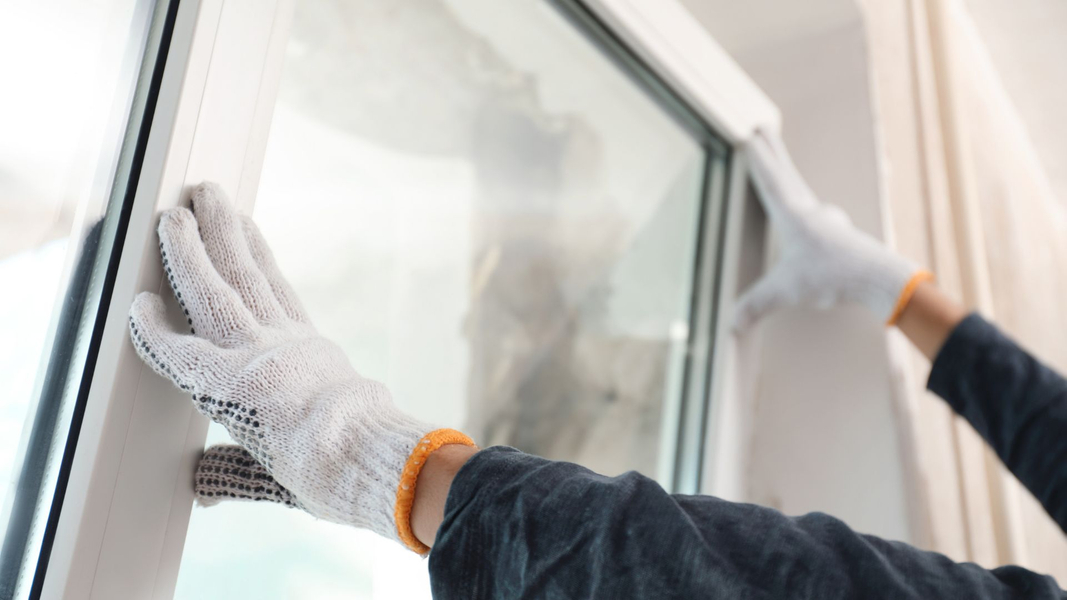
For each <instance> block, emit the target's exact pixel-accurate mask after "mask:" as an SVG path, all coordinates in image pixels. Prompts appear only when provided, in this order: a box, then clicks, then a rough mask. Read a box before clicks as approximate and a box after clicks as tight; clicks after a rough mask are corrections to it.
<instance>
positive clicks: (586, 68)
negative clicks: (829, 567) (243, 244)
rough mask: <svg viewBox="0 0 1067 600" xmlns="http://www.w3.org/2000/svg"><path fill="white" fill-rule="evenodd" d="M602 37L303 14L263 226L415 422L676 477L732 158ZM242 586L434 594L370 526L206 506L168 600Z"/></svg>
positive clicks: (540, 19)
mask: <svg viewBox="0 0 1067 600" xmlns="http://www.w3.org/2000/svg"><path fill="white" fill-rule="evenodd" d="M583 29H584V31H583ZM601 36H603V37H601ZM590 38H592V40H591V39H590ZM614 44H615V42H614V41H613V40H612V39H611V38H610V37H608V36H604V32H603V31H602V30H600V29H598V25H597V23H596V22H595V21H593V20H591V19H590V18H589V16H588V14H586V13H585V12H584V11H582V10H580V9H579V8H577V7H576V6H574V5H570V4H565V5H563V6H554V5H552V4H549V3H545V2H523V3H505V4H501V3H499V2H492V1H489V0H485V1H480V2H472V1H471V0H435V1H432V2H411V1H403V2H401V1H397V2H390V3H380V2H369V1H363V0H349V1H344V2H327V1H325V0H304V1H302V2H300V3H298V4H297V6H296V13H295V16H294V21H293V25H292V30H291V33H290V38H289V41H288V45H287V48H286V57H285V67H284V71H283V73H282V79H281V85H280V89H279V95H278V101H277V103H276V105H275V106H274V107H273V117H272V121H271V126H270V137H269V139H268V141H267V148H266V157H265V160H264V163H263V170H262V176H261V178H260V181H259V186H258V192H257V195H256V201H255V209H254V216H255V218H256V220H257V222H258V223H259V224H260V226H261V228H262V229H263V231H264V233H265V235H266V236H267V238H268V239H269V240H270V241H271V243H272V247H273V249H274V251H275V254H276V256H277V258H278V260H279V263H280V264H281V266H282V268H283V270H284V271H285V272H286V273H287V275H288V276H289V278H290V280H291V282H292V283H293V284H294V286H295V287H296V289H297V291H298V292H299V294H300V296H301V298H302V299H303V301H304V302H305V304H306V306H307V308H308V310H309V312H310V314H311V315H312V316H313V320H314V322H315V324H316V326H317V327H318V328H319V329H320V330H321V331H322V332H323V333H324V334H325V335H326V336H328V337H330V338H331V339H333V340H334V341H336V342H338V343H340V344H341V345H342V346H343V347H344V348H345V349H346V350H347V352H348V354H349V356H350V358H351V359H352V362H353V364H354V365H355V366H356V368H357V369H358V370H359V371H360V372H361V373H362V374H364V375H366V376H369V377H373V378H376V379H379V380H382V381H384V382H385V383H386V384H387V385H388V386H389V387H390V389H391V390H392V392H393V395H394V397H395V399H396V401H397V402H398V404H399V405H400V406H401V407H402V408H404V409H405V410H407V411H409V412H410V413H412V414H415V415H419V416H420V418H423V419H425V420H429V421H431V422H436V423H438V424H441V425H442V426H451V427H456V428H460V429H463V430H465V431H467V432H469V433H471V435H473V436H474V437H475V439H476V440H478V441H479V442H480V443H482V444H484V445H493V444H509V445H514V446H517V447H519V448H521V449H523V450H526V451H529V452H533V453H537V454H540V455H543V456H547V457H550V458H557V459H565V460H571V461H575V462H579V463H582V464H585V465H587V466H589V467H591V468H593V469H596V470H599V471H601V472H606V473H612V474H614V473H620V472H623V471H626V470H629V469H638V470H640V471H642V472H645V473H647V474H649V475H651V476H655V477H658V478H659V479H660V480H661V481H662V482H664V483H665V484H666V485H668V486H671V485H673V483H674V482H675V479H676V467H677V465H676V463H675V458H676V456H675V455H676V453H677V448H678V445H679V443H680V441H681V439H680V438H681V436H682V435H683V432H682V431H681V430H680V424H681V420H682V416H683V414H685V415H687V416H689V417H690V418H691V420H695V419H698V418H699V419H702V417H701V413H700V412H699V410H697V412H692V410H691V409H688V408H687V407H686V402H687V400H686V399H687V398H692V399H693V400H694V401H696V402H698V403H702V402H703V398H704V397H705V394H704V393H703V392H702V391H699V390H703V389H704V386H705V385H706V377H705V370H706V366H705V365H703V364H697V363H698V362H701V361H702V362H703V363H706V362H707V360H706V358H707V354H706V353H704V354H701V355H699V356H697V357H696V358H697V359H698V360H693V358H694V355H693V354H691V353H690V352H689V349H690V347H691V342H692V341H693V340H694V339H697V338H699V340H700V343H701V344H703V346H704V347H705V348H706V346H707V340H708V338H709V337H710V334H711V332H710V319H709V318H708V317H707V316H706V315H705V316H704V317H701V319H700V320H699V323H698V322H697V321H696V320H695V319H696V317H695V315H696V313H697V311H696V310H695V306H694V301H695V300H696V301H699V302H702V303H704V304H705V305H708V304H709V303H710V297H711V289H710V286H709V285H708V284H710V282H712V281H713V280H714V276H713V275H714V271H715V269H716V267H715V261H712V260H700V261H698V260H697V257H698V254H699V251H700V250H701V249H702V248H703V247H704V246H709V245H712V246H713V245H714V244H715V240H716V236H717V232H716V231H713V230H709V228H705V227H703V226H702V223H703V217H704V215H705V214H706V213H707V212H708V211H720V210H721V209H722V206H723V204H722V198H721V197H722V194H723V190H724V185H723V180H724V178H725V175H724V173H725V164H726V159H727V152H726V150H725V146H724V145H723V144H722V143H721V142H719V141H718V140H717V139H716V138H715V137H714V136H712V135H711V134H710V133H708V132H707V131H705V130H704V129H702V128H701V127H699V126H696V125H694V124H693V123H694V119H693V118H692V117H691V116H690V115H689V114H688V113H687V112H686V111H685V110H684V109H682V108H681V107H680V106H677V105H674V104H673V103H674V102H676V100H675V99H674V98H672V97H670V96H664V95H656V94H650V93H648V92H649V90H648V89H643V88H645V87H651V86H654V85H655V82H652V81H648V80H644V79H642V78H648V77H650V76H649V74H648V73H647V71H644V70H643V69H641V67H640V66H639V65H637V64H636V63H635V62H634V61H633V59H632V57H630V56H629V55H627V54H625V53H624V52H623V51H622V50H621V48H619V47H618V46H616V45H614ZM620 67H621V68H620ZM711 256H713V254H712V255H711ZM702 281H703V282H705V283H704V284H701V283H699V282H702ZM698 296H699V298H698ZM689 433H690V434H692V435H697V436H700V435H702V434H703V431H702V429H701V427H700V426H699V425H698V426H697V427H696V428H695V429H692V428H691V431H690V432H689ZM225 441H227V436H226V433H225V431H224V430H223V429H222V428H221V427H212V429H211V431H210V433H209V443H217V442H225ZM416 573H422V575H421V576H420V577H414V575H413V574H416ZM237 595H240V596H255V597H258V598H330V597H345V598H350V597H359V598H416V597H428V596H429V584H428V581H427V579H426V577H425V566H424V564H423V563H422V561H421V560H420V559H418V558H417V557H415V556H413V555H411V554H410V553H408V552H407V551H406V550H403V549H402V548H401V547H400V546H398V545H396V544H393V543H391V542H388V541H385V540H382V539H379V538H377V537H376V536H375V535H374V534H370V533H368V532H363V531H355V530H351V529H348V528H344V527H339V526H335V525H331V524H328V523H323V522H317V521H315V520H314V519H312V518H310V517H309V516H307V515H305V514H303V513H300V512H298V511H292V510H285V509H283V508H281V507H277V506H262V505H249V504H244V503H241V504H230V505H225V504H224V505H222V506H216V507H212V508H210V509H203V510H194V512H193V515H192V518H191V522H190V526H189V532H188V538H187V540H186V547H185V553H184V556H183V558H182V566H181V571H180V574H179V580H178V588H177V594H176V597H178V598H214V597H217V598H230V597H234V596H237Z"/></svg>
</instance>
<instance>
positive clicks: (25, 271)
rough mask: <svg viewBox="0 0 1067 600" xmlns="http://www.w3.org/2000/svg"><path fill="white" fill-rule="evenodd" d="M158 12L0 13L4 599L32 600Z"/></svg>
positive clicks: (134, 7) (72, 7) (60, 7)
mask: <svg viewBox="0 0 1067 600" xmlns="http://www.w3.org/2000/svg"><path fill="white" fill-rule="evenodd" d="M163 4H164V5H166V4H167V3H163ZM165 12H166V10H165V9H161V10H160V11H157V10H156V2H155V1H154V0H153V1H148V0H99V1H95V2H83V1H81V0H49V1H42V2H6V3H3V4H0V81H3V82H4V83H3V88H4V90H5V91H4V93H2V94H0V289H2V290H3V293H0V536H2V547H0V548H2V549H0V599H5V600H6V599H8V598H23V597H26V596H28V595H29V594H30V593H31V588H32V589H34V590H35V593H38V594H39V588H37V587H36V586H38V585H39V584H40V578H39V576H40V574H41V573H42V572H43V570H42V569H40V566H42V565H43V564H45V563H46V562H47V559H48V553H49V549H50V541H49V540H50V535H51V534H52V533H54V531H53V530H52V528H53V527H54V521H55V518H56V517H57V516H58V510H59V508H60V506H61V504H62V501H63V497H62V489H63V482H64V481H65V477H66V473H65V468H66V467H65V466H64V464H65V463H66V462H67V461H69V458H70V456H71V452H72V450H73V445H69V440H71V439H72V436H73V437H76V434H77V427H78V422H79V420H80V417H79V414H80V409H81V408H80V406H79V404H80V403H81V402H83V401H84V395H85V393H86V392H87V390H88V383H89V381H88V375H89V374H90V373H91V367H92V364H93V361H94V360H95V347H94V346H95V343H96V342H95V339H96V336H97V335H98V327H99V326H101V324H102V319H100V315H101V308H102V307H106V306H107V302H108V293H109V289H110V288H109V286H110V283H109V281H110V279H111V277H113V266H114V261H113V251H114V250H115V248H116V239H121V236H120V235H119V234H120V228H121V226H122V225H121V221H122V219H121V216H122V212H123V208H124V206H125V204H126V197H127V191H128V183H129V179H130V177H131V172H136V168H135V163H136V159H137V153H136V148H137V142H138V140H140V139H143V135H142V132H141V125H142V123H143V122H144V121H145V104H146V98H147V93H148V89H147V88H148V87H149V86H148V83H149V81H150V80H151V76H152V74H153V72H154V66H155V58H156V56H157V53H158V51H159V47H158V44H159V40H160V39H161V36H160V30H161V26H162V14H161V13H165ZM143 65H144V66H143ZM35 574H36V575H38V577H37V578H36V579H35Z"/></svg>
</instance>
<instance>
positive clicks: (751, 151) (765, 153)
mask: <svg viewBox="0 0 1067 600" xmlns="http://www.w3.org/2000/svg"><path fill="white" fill-rule="evenodd" d="M772 140H773V141H772ZM747 151H748V156H749V170H750V172H751V174H752V183H753V184H754V185H755V186H756V190H757V191H758V192H759V194H758V195H759V198H760V201H761V202H762V203H763V207H764V209H765V210H766V211H767V214H768V216H769V217H770V218H771V220H772V222H775V223H779V224H781V223H787V222H789V221H791V220H793V218H794V215H795V214H797V213H801V212H804V211H806V210H811V209H813V208H817V207H818V206H819V203H818V201H817V200H816V199H815V196H814V195H813V194H812V193H811V190H810V189H809V188H808V185H807V183H805V182H804V179H803V178H802V177H801V176H800V173H799V172H798V171H797V169H796V167H795V166H794V165H793V162H792V160H791V159H790V157H789V154H788V152H786V150H785V146H784V145H783V144H782V143H781V140H780V139H778V138H777V136H772V135H768V134H766V133H764V132H762V131H760V132H757V134H756V135H755V136H754V137H753V138H752V140H751V141H750V142H749V144H748V146H747Z"/></svg>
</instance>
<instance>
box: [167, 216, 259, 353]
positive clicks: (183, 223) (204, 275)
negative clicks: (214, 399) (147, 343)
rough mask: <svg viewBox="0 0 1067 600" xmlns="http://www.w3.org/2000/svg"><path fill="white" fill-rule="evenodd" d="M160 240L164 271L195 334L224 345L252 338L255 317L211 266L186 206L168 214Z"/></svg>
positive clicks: (196, 227)
mask: <svg viewBox="0 0 1067 600" xmlns="http://www.w3.org/2000/svg"><path fill="white" fill-rule="evenodd" d="M159 240H160V251H161V253H162V255H163V270H164V271H165V272H166V275H167V279H169V280H170V285H171V287H172V288H173V289H174V296H175V297H176V298H177V299H178V303H179V304H181V306H182V309H183V310H184V311H185V314H186V317H188V319H189V321H190V324H191V325H192V327H193V332H194V333H196V334H198V335H202V336H203V337H206V338H207V339H209V340H211V341H212V342H214V343H216V344H218V345H220V346H226V345H228V344H230V343H232V342H234V341H237V340H239V339H247V338H248V337H250V336H251V335H252V332H253V331H254V330H255V328H256V326H257V324H256V321H255V318H253V317H252V314H251V313H250V312H248V309H247V308H245V305H244V302H243V301H242V300H241V296H240V295H238V293H237V292H236V291H235V290H234V289H233V288H232V287H230V285H229V284H228V283H226V281H225V280H223V278H222V277H221V276H220V275H219V273H218V271H216V270H215V267H214V266H213V265H212V264H211V259H210V258H208V255H207V252H206V251H205V249H204V243H203V242H202V241H201V239H200V233H199V231H198V226H197V223H196V219H195V218H194V217H193V213H192V212H190V211H189V209H186V208H182V207H178V208H172V209H170V210H168V211H166V212H164V213H163V215H162V217H160V220H159Z"/></svg>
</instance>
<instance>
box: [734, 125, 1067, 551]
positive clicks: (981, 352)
mask: <svg viewBox="0 0 1067 600" xmlns="http://www.w3.org/2000/svg"><path fill="white" fill-rule="evenodd" d="M749 157H750V158H751V161H752V173H753V181H754V183H755V185H756V187H757V189H758V190H759V192H760V199H761V201H762V202H763V204H764V206H765V208H766V209H767V214H768V215H769V217H770V219H771V223H772V225H773V226H774V228H775V230H776V231H777V233H778V234H779V236H780V237H781V238H782V247H783V256H782V259H781V260H780V261H779V262H778V264H777V265H775V266H774V268H773V269H772V270H771V272H770V273H769V274H768V275H767V276H766V277H765V278H764V279H762V280H761V281H760V282H758V283H757V284H756V285H755V286H754V287H753V289H752V290H750V291H749V292H747V293H746V295H745V297H744V298H742V300H741V301H740V303H739V309H738V314H737V327H738V328H739V329H744V328H745V327H748V326H749V325H750V324H752V323H753V322H754V321H756V320H757V319H758V318H759V317H761V316H762V315H764V314H767V313H769V312H771V311H773V310H775V309H777V308H781V307H787V306H801V305H803V306H821V307H830V306H834V305H838V304H844V303H858V304H862V305H864V306H866V307H867V308H869V309H870V310H871V312H873V313H874V314H875V315H876V316H878V317H879V318H880V319H882V320H884V321H885V322H886V323H887V324H889V325H896V326H897V327H899V328H900V330H901V331H902V332H903V333H904V334H905V335H906V336H907V337H908V339H909V340H911V342H912V343H913V344H915V346H916V347H917V348H918V349H919V350H920V351H922V352H923V354H925V355H926V356H927V357H929V358H930V359H931V360H932V361H933V367H932V370H931V374H930V381H929V383H928V387H929V389H930V390H931V391H933V392H935V393H936V394H938V395H939V396H941V397H942V398H944V399H945V401H946V402H948V403H949V405H950V406H952V408H953V409H954V410H955V411H956V412H957V413H959V414H960V415H961V416H963V417H964V418H966V419H967V420H968V422H970V424H971V425H972V426H973V427H974V428H975V430H976V431H977V432H978V433H979V434H980V435H981V436H982V437H983V438H984V439H985V440H986V442H987V443H988V444H989V445H990V446H991V447H992V448H993V449H994V450H995V451H996V453H997V455H998V456H1000V458H1001V460H1003V461H1004V464H1005V465H1006V466H1007V467H1008V469H1010V470H1011V472H1012V473H1013V474H1014V475H1015V476H1016V477H1017V478H1018V479H1019V480H1020V481H1021V482H1022V483H1023V484H1024V485H1026V487H1027V488H1028V489H1029V490H1030V491H1031V492H1032V493H1033V494H1034V495H1035V496H1036V497H1037V498H1038V500H1040V501H1041V503H1042V504H1043V505H1044V507H1045V510H1047V511H1048V513H1049V514H1050V515H1051V516H1052V517H1053V518H1054V519H1055V520H1056V522H1057V523H1059V525H1060V527H1061V528H1062V529H1063V530H1064V531H1067V381H1065V380H1064V379H1063V378H1062V377H1061V376H1060V375H1058V374H1056V373H1055V372H1053V371H1052V370H1050V369H1048V368H1047V367H1045V366H1044V365H1042V364H1041V363H1039V362H1038V361H1037V360H1035V359H1034V358H1033V357H1032V356H1030V355H1029V354H1027V353H1026V352H1025V351H1024V350H1022V349H1021V348H1019V347H1018V346H1017V345H1015V344H1014V343H1013V342H1011V341H1010V340H1008V339H1007V338H1005V337H1004V336H1003V335H1001V334H1000V333H999V332H998V331H997V330H996V329H995V328H994V327H993V326H992V325H989V324H988V323H986V322H985V321H984V320H982V319H981V317H979V316H977V315H970V316H968V311H967V310H966V309H964V308H963V307H962V306H961V305H960V304H959V303H957V302H956V301H954V300H952V299H950V298H949V297H948V296H946V295H945V294H944V293H942V292H941V291H940V290H939V289H938V288H937V287H936V286H935V285H934V284H933V283H931V282H930V280H931V279H932V278H933V277H932V275H931V274H930V273H929V272H927V271H924V270H923V269H921V268H919V266H918V265H915V264H914V263H912V262H910V261H908V260H906V259H904V258H903V257H900V256H898V255H896V254H895V253H893V252H891V251H890V250H888V249H887V248H885V247H884V246H883V245H882V244H880V243H879V242H878V241H876V240H874V239H873V238H871V237H870V236H868V235H866V234H864V233H863V232H861V231H859V230H857V229H856V228H854V227H853V226H852V225H851V223H849V221H848V218H847V217H846V216H845V215H844V214H843V213H841V212H840V210H838V209H836V207H831V206H829V205H826V204H823V203H821V202H819V201H818V199H817V198H816V197H815V195H814V194H813V193H812V192H811V190H810V189H809V188H808V187H807V185H806V184H805V183H804V181H803V179H802V178H801V177H800V174H799V173H798V172H797V170H796V168H795V167H794V166H793V165H792V163H791V162H790V160H789V157H788V153H787V152H786V150H785V147H784V146H783V145H782V144H781V142H780V141H779V140H777V139H776V138H773V137H769V136H764V135H757V136H756V138H755V140H754V141H753V142H752V143H751V145H750V148H749Z"/></svg>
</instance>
